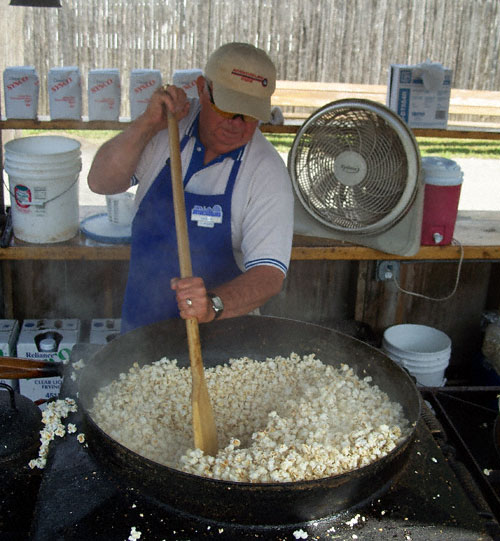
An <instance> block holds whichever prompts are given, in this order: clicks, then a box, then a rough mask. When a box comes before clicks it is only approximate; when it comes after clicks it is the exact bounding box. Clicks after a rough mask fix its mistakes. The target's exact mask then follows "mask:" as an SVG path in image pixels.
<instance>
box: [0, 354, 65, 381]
mask: <svg viewBox="0 0 500 541" xmlns="http://www.w3.org/2000/svg"><path fill="white" fill-rule="evenodd" d="M62 375H63V364H62V363H59V362H53V361H41V360H37V359H22V358H19V357H0V378H1V379H25V378H47V377H54V376H62Z"/></svg>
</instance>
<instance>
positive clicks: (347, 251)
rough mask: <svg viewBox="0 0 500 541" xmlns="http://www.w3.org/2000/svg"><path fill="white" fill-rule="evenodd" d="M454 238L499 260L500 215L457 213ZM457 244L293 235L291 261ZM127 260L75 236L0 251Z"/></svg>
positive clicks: (438, 255) (88, 210) (114, 249)
mask: <svg viewBox="0 0 500 541" xmlns="http://www.w3.org/2000/svg"><path fill="white" fill-rule="evenodd" d="M104 211H105V207H82V208H81V212H80V214H81V216H82V217H85V216H89V215H91V214H94V213H95V214H97V213H99V212H104ZM454 237H455V238H456V239H457V240H458V241H459V242H460V244H461V245H462V247H463V251H464V259H465V260H500V212H494V211H491V212H489V211H470V212H464V211H461V212H459V214H458V218H457V223H456V226H455V234H454ZM460 254H461V249H460V246H459V245H455V244H451V245H447V246H422V247H421V249H420V251H419V252H418V253H417V254H416V255H414V256H411V257H405V256H398V255H393V254H387V253H385V252H380V251H378V250H374V249H372V248H366V247H363V246H356V245H352V244H349V243H343V242H339V241H336V240H330V239H325V238H316V237H306V236H302V235H295V237H294V240H293V248H292V260H295V261H298V260H365V261H366V260H381V259H395V260H396V259H397V260H409V261H411V260H414V261H418V260H427V261H432V260H436V261H437V260H440V261H443V260H458V259H459V258H460ZM129 257H130V245H128V244H103V243H99V242H96V241H94V240H91V239H88V238H86V237H85V235H84V234H83V233H79V234H78V235H77V236H76V237H75V238H74V239H71V240H70V241H67V242H64V243H57V244H28V243H24V242H21V241H19V240H16V239H15V238H14V239H13V240H12V242H11V245H10V246H9V247H8V248H3V249H0V260H4V261H19V260H62V261H67V260H102V261H105V260H107V261H113V260H115V261H126V260H128V259H129Z"/></svg>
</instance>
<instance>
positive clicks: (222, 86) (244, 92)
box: [205, 43, 276, 122]
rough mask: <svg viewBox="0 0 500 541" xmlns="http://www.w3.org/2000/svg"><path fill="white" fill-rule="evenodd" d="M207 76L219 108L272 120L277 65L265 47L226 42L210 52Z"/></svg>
mask: <svg viewBox="0 0 500 541" xmlns="http://www.w3.org/2000/svg"><path fill="white" fill-rule="evenodd" d="M205 76H206V77H207V79H209V80H210V81H211V82H212V85H213V88H212V92H213V96H214V101H215V105H216V106H217V107H219V109H222V110H223V111H227V112H229V113H239V114H243V115H250V116H253V117H255V118H258V119H259V120H262V121H264V122H267V121H268V120H269V119H270V117H271V96H272V94H273V92H274V89H275V88H276V68H275V67H274V64H273V62H272V60H271V59H270V58H269V57H268V56H267V54H266V53H265V52H264V51H263V50H262V49H257V48H256V47H254V46H253V45H250V44H248V43H226V44H225V45H222V46H221V47H219V48H218V49H217V50H216V51H214V52H213V53H212V54H211V55H210V57H209V59H208V62H207V65H206V66H205Z"/></svg>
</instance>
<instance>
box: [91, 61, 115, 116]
mask: <svg viewBox="0 0 500 541" xmlns="http://www.w3.org/2000/svg"><path fill="white" fill-rule="evenodd" d="M88 102H89V120H118V118H119V116H120V105H121V84H120V71H119V70H117V69H114V68H110V69H92V70H90V71H89V76H88Z"/></svg>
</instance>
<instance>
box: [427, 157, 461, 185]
mask: <svg viewBox="0 0 500 541" xmlns="http://www.w3.org/2000/svg"><path fill="white" fill-rule="evenodd" d="M422 168H423V170H424V173H425V183H426V184H433V185H436V186H455V185H457V184H462V182H463V179H464V174H463V172H462V170H461V169H460V166H459V165H458V163H457V162H454V161H453V160H449V159H448V158H441V157H439V156H426V157H425V158H422Z"/></svg>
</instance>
